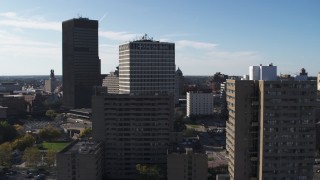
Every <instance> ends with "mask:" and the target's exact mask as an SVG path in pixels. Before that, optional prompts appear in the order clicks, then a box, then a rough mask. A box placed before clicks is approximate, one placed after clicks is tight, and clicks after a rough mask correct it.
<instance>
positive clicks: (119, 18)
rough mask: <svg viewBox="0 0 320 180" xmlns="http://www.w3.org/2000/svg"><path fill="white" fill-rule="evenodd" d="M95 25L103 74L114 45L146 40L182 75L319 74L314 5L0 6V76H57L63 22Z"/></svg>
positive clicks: (311, 1) (155, 1) (125, 1)
mask: <svg viewBox="0 0 320 180" xmlns="http://www.w3.org/2000/svg"><path fill="white" fill-rule="evenodd" d="M79 15H80V16H82V17H88V18H90V19H96V20H99V21H100V23H99V46H100V48H99V56H100V59H101V60H102V63H101V67H102V70H101V72H102V73H105V74H106V73H109V72H110V71H112V70H114V69H115V67H116V66H117V65H118V45H119V44H121V43H124V42H126V41H130V40H133V39H135V38H136V37H139V36H141V35H143V34H144V33H147V34H148V35H149V36H151V37H153V38H154V39H155V40H161V41H169V42H174V43H176V66H177V67H180V69H181V70H182V71H183V73H184V74H185V75H212V74H214V73H215V72H222V73H225V74H230V75H243V74H248V66H250V65H259V64H264V65H267V64H269V63H271V62H272V63H273V64H275V65H277V66H278V73H283V74H284V73H289V74H295V73H297V72H298V71H299V69H300V68H302V67H304V68H306V70H307V71H308V72H309V74H311V75H316V73H318V71H320V65H319V64H320V63H319V62H320V1H319V0H306V1H303V0H281V1H279V0H265V1H255V0H241V1H224V0H202V1H201V0H199V1H191V0H190V1H186V0H103V1H102V0H96V1H93V0H92V1H88V0H86V1H84V0H54V1H49V0H28V1H21V0H0V75H47V74H48V75H49V73H50V69H54V70H55V72H56V74H61V72H62V65H61V64H62V63H61V62H62V55H61V54H62V50H61V44H62V43H61V22H62V21H64V20H68V19H71V18H75V17H78V16H79Z"/></svg>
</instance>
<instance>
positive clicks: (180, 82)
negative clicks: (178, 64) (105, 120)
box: [174, 68, 184, 104]
mask: <svg viewBox="0 0 320 180" xmlns="http://www.w3.org/2000/svg"><path fill="white" fill-rule="evenodd" d="M174 89H175V94H174V97H175V98H174V99H175V104H179V98H180V96H181V95H182V93H183V92H184V76H183V73H182V71H181V70H180V68H178V69H177V70H176V75H175V88H174Z"/></svg>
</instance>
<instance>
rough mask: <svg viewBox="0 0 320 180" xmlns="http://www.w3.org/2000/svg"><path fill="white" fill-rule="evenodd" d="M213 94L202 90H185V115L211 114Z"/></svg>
mask: <svg viewBox="0 0 320 180" xmlns="http://www.w3.org/2000/svg"><path fill="white" fill-rule="evenodd" d="M212 114H213V94H212V93H202V92H192V91H190V92H187V116H188V117H190V116H191V115H212Z"/></svg>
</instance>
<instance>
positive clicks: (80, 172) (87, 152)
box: [56, 140, 103, 180]
mask: <svg viewBox="0 0 320 180" xmlns="http://www.w3.org/2000/svg"><path fill="white" fill-rule="evenodd" d="M102 154H103V151H102V146H101V143H96V142H92V141H87V140H86V141H84V140H83V141H81V140H80V141H78V140H77V141H74V142H73V143H71V144H70V145H68V146H67V147H65V148H64V149H63V150H61V151H60V152H59V153H57V155H56V158H57V179H59V180H70V179H72V180H73V179H76V180H88V179H96V180H100V179H102V173H103V169H102V168H103V166H102V163H103V161H102V157H103V155H102Z"/></svg>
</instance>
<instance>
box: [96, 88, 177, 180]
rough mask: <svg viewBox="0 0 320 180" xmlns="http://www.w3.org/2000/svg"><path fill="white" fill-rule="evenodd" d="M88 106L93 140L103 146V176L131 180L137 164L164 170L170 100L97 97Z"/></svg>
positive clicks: (170, 123)
mask: <svg viewBox="0 0 320 180" xmlns="http://www.w3.org/2000/svg"><path fill="white" fill-rule="evenodd" d="M92 102H93V104H92V111H93V112H92V113H93V114H92V121H93V122H92V128H93V138H94V140H96V141H101V142H103V143H104V145H105V146H104V150H105V156H104V161H105V173H106V175H107V176H109V177H110V178H113V179H134V178H136V165H137V164H153V165H155V164H156V165H158V166H160V167H161V166H163V167H165V166H166V163H167V159H166V157H167V148H168V145H169V137H170V134H169V132H171V131H172V129H173V119H174V103H173V102H174V101H173V96H169V95H160V94H159V95H129V94H108V93H101V94H96V95H94V96H93V100H92Z"/></svg>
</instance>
